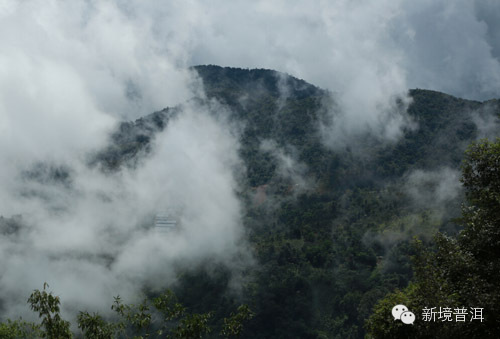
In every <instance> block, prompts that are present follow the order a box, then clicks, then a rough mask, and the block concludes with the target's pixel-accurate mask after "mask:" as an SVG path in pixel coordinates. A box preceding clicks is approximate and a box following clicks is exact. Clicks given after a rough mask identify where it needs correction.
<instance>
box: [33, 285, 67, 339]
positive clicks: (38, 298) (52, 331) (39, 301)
mask: <svg viewBox="0 0 500 339" xmlns="http://www.w3.org/2000/svg"><path fill="white" fill-rule="evenodd" d="M48 286H49V285H48V284H47V283H44V284H43V290H42V291H40V290H34V291H33V293H32V294H31V296H30V297H29V299H28V303H29V304H30V307H31V309H32V310H33V311H35V312H38V316H39V317H40V318H41V319H42V323H41V328H43V331H42V332H41V335H42V337H43V338H50V339H65V338H72V334H71V331H70V324H69V322H68V321H66V320H63V319H62V318H61V315H60V314H59V312H60V308H59V304H60V300H59V297H58V296H54V295H53V294H52V292H49V293H47V291H46V288H47V287H48Z"/></svg>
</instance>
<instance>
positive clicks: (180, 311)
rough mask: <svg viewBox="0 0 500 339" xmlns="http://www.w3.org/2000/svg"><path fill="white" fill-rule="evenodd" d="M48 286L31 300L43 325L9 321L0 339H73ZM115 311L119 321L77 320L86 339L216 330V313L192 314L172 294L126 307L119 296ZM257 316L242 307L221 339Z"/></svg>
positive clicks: (1, 326) (188, 337)
mask: <svg viewBox="0 0 500 339" xmlns="http://www.w3.org/2000/svg"><path fill="white" fill-rule="evenodd" d="M47 287H48V285H47V284H46V283H45V284H44V285H43V290H42V291H40V290H35V291H34V292H33V293H32V294H31V296H30V297H29V299H28V302H29V303H30V305H31V309H32V310H33V311H35V312H38V313H39V317H40V318H41V319H42V321H41V324H34V323H29V322H25V321H22V320H17V321H11V320H7V321H6V322H4V323H0V338H2V339H3V338H5V339H17V338H49V339H66V338H72V337H73V334H72V332H71V331H70V323H69V322H68V321H65V320H63V319H62V318H61V316H60V314H59V312H60V307H59V305H60V299H59V297H57V296H54V295H53V294H52V292H47V291H46V288H47ZM111 309H112V310H114V311H115V312H116V315H117V317H115V318H111V319H105V318H104V317H102V316H101V315H100V314H98V313H92V314H91V313H89V312H87V311H84V312H80V313H79V315H78V318H77V321H78V328H79V329H80V330H81V331H82V333H83V336H84V338H88V339H111V338H165V337H166V338H177V339H184V338H185V339H194V338H203V337H204V335H205V334H207V333H210V332H211V330H212V328H211V327H210V325H209V320H210V318H211V317H212V312H208V313H203V314H197V313H188V312H187V311H186V308H185V307H183V306H182V305H181V304H180V303H178V302H177V300H176V297H175V295H174V294H173V292H171V291H166V292H165V293H163V294H161V295H159V296H157V297H155V298H152V299H148V298H146V299H145V300H143V302H141V303H140V304H137V305H134V304H124V303H123V302H122V300H121V298H120V297H119V296H117V297H115V301H114V303H113V305H112V306H111ZM252 316H253V312H252V311H251V310H250V308H249V307H248V306H247V305H241V306H239V307H238V310H237V312H236V313H231V315H230V317H229V318H225V319H224V325H223V326H222V328H221V330H220V333H221V335H223V336H225V337H227V338H230V337H239V336H240V335H241V333H242V331H243V324H244V323H245V322H247V321H248V320H250V319H251V318H252Z"/></svg>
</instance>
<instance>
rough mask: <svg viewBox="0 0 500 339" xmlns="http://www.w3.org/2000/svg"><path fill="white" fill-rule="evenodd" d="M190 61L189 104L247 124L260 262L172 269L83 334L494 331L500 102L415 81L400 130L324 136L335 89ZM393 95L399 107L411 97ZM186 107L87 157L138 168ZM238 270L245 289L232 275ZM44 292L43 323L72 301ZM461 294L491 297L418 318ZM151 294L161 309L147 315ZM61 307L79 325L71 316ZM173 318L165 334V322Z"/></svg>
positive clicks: (12, 326)
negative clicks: (396, 315) (460, 313)
mask: <svg viewBox="0 0 500 339" xmlns="http://www.w3.org/2000/svg"><path fill="white" fill-rule="evenodd" d="M193 70H194V71H196V72H197V73H198V75H199V77H200V81H202V83H203V87H204V93H205V95H204V96H203V97H197V98H192V99H191V102H192V103H195V104H196V105H203V106H204V107H208V110H209V111H210V112H211V114H213V115H214V116H218V117H219V116H221V115H223V117H221V119H222V118H223V119H225V120H226V121H227V125H228V126H236V127H237V128H236V129H237V130H238V133H239V134H238V139H239V142H240V148H239V156H240V157H241V159H242V161H243V165H244V170H242V171H240V175H239V176H238V196H239V198H240V199H241V201H243V206H244V219H243V220H244V230H245V236H246V239H247V241H248V242H249V244H250V249H251V253H252V256H253V258H254V260H253V262H252V263H251V264H248V265H245V266H244V267H240V268H239V269H238V270H237V271H235V269H234V268H232V267H227V266H225V265H223V264H213V263H211V262H210V258H207V260H206V262H205V263H203V264H202V265H197V266H196V267H189V268H186V267H183V268H179V269H178V272H177V274H178V279H177V280H178V282H177V283H176V284H174V285H172V286H164V288H165V289H169V292H167V293H166V294H158V293H156V292H153V291H149V290H148V286H144V293H145V295H146V296H147V298H146V300H145V301H144V304H143V305H142V306H141V305H136V306H124V305H126V304H122V303H121V302H120V301H119V300H118V303H117V304H116V305H114V310H115V311H116V312H118V315H119V316H121V317H122V319H124V320H123V322H119V321H117V320H116V319H106V318H105V317H104V316H103V317H101V316H100V315H98V314H93V313H92V312H91V313H81V317H80V318H79V319H78V321H79V322H78V326H79V327H80V329H79V331H80V330H81V331H80V332H78V333H84V334H85V335H86V336H87V337H95V338H108V337H113V336H115V335H117V334H116V333H121V335H122V336H124V337H125V336H127V335H130V336H132V335H134V333H135V335H144V333H145V332H141V331H142V330H143V328H142V327H141V326H139V327H137V326H136V324H137V322H134V321H137V320H139V322H140V321H141V320H144V319H149V320H147V321H146V322H147V324H148V326H149V325H151V328H152V330H154V331H156V332H154V333H153V332H151V333H153V334H152V335H157V336H159V337H162V336H165V335H166V334H165V333H167V332H168V331H172V332H171V335H172V336H174V337H200V336H202V335H203V336H204V337H207V338H208V337H219V336H222V335H227V336H228V337H230V336H239V337H241V338H363V337H365V335H369V336H371V337H375V338H384V337H408V336H416V337H420V336H424V335H425V336H427V337H432V334H435V333H437V332H439V333H441V334H442V337H451V336H454V335H456V334H457V333H467V336H468V337H471V338H472V337H478V338H479V337H486V336H492V335H494V334H496V335H498V333H499V332H498V328H499V325H498V321H496V320H493V319H494V317H493V316H491V315H492V314H496V313H495V312H498V304H499V303H498V295H500V294H498V293H497V294H495V293H494V292H495V291H498V287H495V283H496V282H497V281H498V272H499V269H498V268H499V267H498V260H497V258H498V253H499V248H498V243H499V240H498V239H499V237H498V229H497V228H495V226H496V225H498V218H499V216H498V211H500V208H498V207H499V206H498V203H499V198H498V194H499V192H498V190H499V188H498V186H499V185H500V178H499V177H498V171H499V170H500V167H499V163H498V157H499V156H500V151H499V144H498V143H489V142H486V141H483V142H477V141H478V140H479V139H481V138H491V139H492V138H494V137H496V136H498V135H499V132H500V128H499V127H500V125H498V123H497V117H498V116H499V114H500V106H499V104H498V101H496V100H491V101H487V102H477V101H469V100H464V99H460V98H455V97H453V96H450V95H447V94H444V93H439V92H435V91H430V90H422V89H413V90H410V91H409V97H411V103H410V104H409V106H408V108H407V114H408V116H409V118H410V119H411V121H413V124H412V125H411V126H410V125H409V126H408V127H407V128H405V129H404V130H403V132H402V135H401V137H400V138H398V139H397V140H386V139H384V138H382V137H380V136H378V135H376V134H375V133H369V132H366V133H364V134H363V135H356V136H355V137H353V138H352V139H347V140H344V142H342V143H339V145H329V144H328V143H326V142H325V140H324V135H323V134H322V132H321V128H322V126H323V127H324V126H328V125H329V124H334V123H335V121H336V120H335V116H336V115H338V114H342V112H341V111H340V110H339V108H337V106H336V105H335V100H336V99H335V98H336V95H335V93H331V92H328V91H325V90H322V89H320V88H318V87H315V86H313V85H311V84H308V83H307V82H305V81H303V80H299V79H296V78H294V77H291V76H288V75H286V74H282V73H278V72H275V71H271V70H259V69H254V70H247V69H237V68H223V67H218V66H197V67H194V68H193ZM395 101H396V102H395V106H396V107H398V105H403V104H402V103H399V102H398V99H395ZM183 109H184V106H183V105H180V106H178V107H171V108H165V109H164V110H161V111H158V112H155V113H152V114H150V115H147V116H145V117H143V118H141V119H138V120H136V121H133V122H123V123H122V124H121V125H120V126H119V127H118V128H117V130H116V131H115V132H114V133H113V134H112V135H111V136H110V138H109V145H108V146H107V147H106V148H104V149H102V150H100V151H98V152H96V153H95V154H92V155H89V160H88V166H90V167H94V168H97V169H99V170H101V171H103V172H106V173H116V172H119V171H120V170H121V168H123V167H130V168H133V167H134V166H138V164H139V163H140V162H141V159H143V158H147V157H148V156H149V155H150V154H151V153H152V152H155V148H154V145H155V144H154V140H155V136H156V135H158V133H160V132H161V131H163V130H164V129H165V128H167V127H168V124H169V121H171V120H172V119H176V118H177V117H178V116H179V115H182V114H183ZM401 109H406V107H402V108H401ZM492 140H493V139H492ZM474 142H475V143H474ZM471 144H472V146H469V145H471ZM41 171H43V172H44V173H46V172H47V171H48V172H49V173H50V177H51V178H52V179H51V180H55V181H59V182H64V180H67V176H70V175H71V173H68V172H66V171H65V170H64V168H48V169H47V168H46V167H43V166H42V165H41V168H39V169H34V170H33V173H28V174H27V175H29V176H30V178H32V179H33V180H37V176H38V174H37V173H38V172H41ZM483 174H484V175H483ZM46 177H47V175H46V174H45V175H44V178H46ZM460 178H461V182H462V183H463V186H462V184H461V183H460V181H459V180H460ZM44 180H45V179H44ZM18 227H21V226H19V223H18V222H16V219H15V218H2V219H1V220H0V231H1V234H11V233H15V232H16V230H17V228H18ZM412 258H413V259H412ZM492 258H496V259H495V260H496V261H493V260H492ZM236 275H237V276H238V277H239V278H238V279H239V280H240V281H241V283H240V286H239V290H238V293H235V292H234V291H232V289H233V287H231V284H232V283H231V282H232V281H233V280H234V279H233V278H234V277H235V276H236ZM43 283H44V282H43V281H41V282H40V285H42V284H43ZM48 283H49V284H50V281H48ZM486 291H491V293H486ZM53 292H54V293H55V295H57V291H53ZM26 298H27V299H28V296H26ZM37 298H38V299H37ZM51 298H56V297H54V295H52V294H51V293H48V292H47V291H46V290H45V286H44V289H43V290H42V291H39V290H38V291H35V292H34V294H33V295H32V297H31V298H30V304H31V306H32V309H33V310H34V311H35V312H37V313H38V312H39V313H40V316H41V318H42V319H44V320H47V319H49V320H51V319H53V318H54V312H55V313H57V315H58V317H59V310H58V304H59V302H61V303H64V300H61V301H59V299H57V300H55V299H51ZM162 298H163V299H162ZM165 298H166V299H165ZM54 300H55V301H54ZM165 300H166V301H165ZM162 302H164V303H162ZM47 303H48V304H47ZM50 303H52V304H50ZM398 303H399V304H400V303H403V304H405V305H406V306H408V307H409V308H410V309H413V310H419V311H415V314H416V316H417V321H416V322H415V326H413V327H411V326H407V325H404V324H401V323H395V322H393V321H392V318H391V314H390V310H391V308H392V306H394V305H396V304H398ZM40 305H45V306H47V305H52V306H47V307H48V308H49V309H50V312H49V311H47V310H46V311H43V309H42V310H41V308H40ZM463 305H465V306H477V307H484V308H485V310H486V311H485V317H486V322H485V323H484V326H483V327H481V326H482V325H481V326H480V325H477V323H474V324H472V325H471V324H467V326H463V327H461V326H460V325H461V324H457V323H455V324H453V326H447V327H446V326H440V325H441V324H437V323H436V324H432V323H431V324H427V323H426V324H423V323H422V322H421V321H419V318H420V317H421V311H420V310H421V309H423V308H424V307H425V306H438V307H439V306H443V307H444V306H446V307H458V306H463ZM45 306H44V307H45ZM120 307H121V308H120ZM141 307H142V308H141ZM155 307H156V309H155V311H154V312H156V313H158V312H159V313H161V314H164V316H163V317H155V316H154V315H153V316H152V318H151V317H148V316H147V315H146V316H144V313H142V318H141V317H140V316H138V315H141V312H142V311H145V312H146V311H147V312H153V311H152V310H153V309H154V308H155ZM51 312H52V313H51ZM116 312H115V313H116ZM120 312H122V313H120ZM127 312H128V313H127ZM147 312H146V313H147ZM162 312H163V313H162ZM156 313H155V314H156ZM151 314H152V313H151ZM47 315H49V316H47ZM137 317H139V318H137ZM57 319H58V320H57V321H61V322H62V325H61V326H62V327H61V328H62V331H63V332H64V331H66V332H64V333H66V336H70V335H71V332H70V330H69V327H68V326H69V324H67V323H65V322H64V321H63V320H62V319H60V318H57ZM151 319H153V320H151ZM155 319H156V320H155ZM165 319H166V320H165ZM57 321H56V322H55V323H57ZM41 325H42V326H38V327H37V326H36V325H30V324H27V323H23V322H21V321H14V322H7V321H5V322H4V323H2V325H0V334H1V333H2V332H1V331H4V333H5V335H6V337H8V336H7V335H11V337H13V338H14V337H16V336H21V334H20V333H24V335H26V333H27V332H26V331H28V332H29V331H38V332H36V333H38V335H41V336H47V337H50V338H52V337H53V338H55V337H57V336H53V335H51V334H50V333H52V332H50V331H52V329H50V328H49V327H50V326H48V325H47V322H45V323H42V324H41ZM164 325H165V326H166V327H165V329H164V332H158V331H160V330H162V329H163V326H164ZM30 326H31V327H30ZM134 326H135V327H134ZM474 326H476V327H474ZM137 328H139V331H138V330H137ZM193 328H194V329H193ZM478 328H479V329H478ZM49 330H50V331H49ZM74 330H76V326H75V328H74ZM92 331H94V332H92ZM120 331H121V332H120ZM134 331H136V332H134ZM183 331H184V332H183ZM189 331H193V332H189ZM463 331H466V332H463ZM49 332H50V333H49ZM8 333H10V334H8ZM32 333H35V332H32ZM54 333H55V332H54ZM61 333H62V332H61ZM91 333H94V334H93V335H94V336H91ZM96 333H97V334H96ZM141 333H142V334H141ZM186 333H187V334H186ZM193 333H195V334H193ZM78 335H80V334H78Z"/></svg>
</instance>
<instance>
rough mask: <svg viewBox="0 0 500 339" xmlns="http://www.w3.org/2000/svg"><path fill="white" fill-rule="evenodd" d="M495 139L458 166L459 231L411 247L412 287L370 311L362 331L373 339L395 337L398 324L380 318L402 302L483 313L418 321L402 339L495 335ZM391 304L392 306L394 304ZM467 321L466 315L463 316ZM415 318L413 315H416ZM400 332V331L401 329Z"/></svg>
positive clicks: (499, 178) (499, 189)
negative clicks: (462, 193) (414, 250)
mask: <svg viewBox="0 0 500 339" xmlns="http://www.w3.org/2000/svg"><path fill="white" fill-rule="evenodd" d="M499 160H500V139H497V141H496V142H495V143H492V142H489V141H487V140H482V141H480V142H477V143H473V144H472V145H471V146H470V147H469V148H468V150H467V152H466V158H465V159H464V162H463V165H462V173H463V175H462V179H461V181H462V183H463V184H464V187H465V190H466V197H467V204H464V206H463V213H462V215H463V217H462V222H463V223H464V229H463V230H462V231H461V232H460V233H459V235H458V237H457V238H456V239H454V238H451V237H447V236H445V235H443V234H438V235H436V237H435V250H434V251H432V250H429V249H425V248H424V247H423V246H422V244H421V243H420V242H416V246H417V247H418V254H417V255H416V256H415V259H414V269H415V279H414V283H413V284H412V285H410V286H409V287H408V288H406V289H405V290H404V291H403V292H402V293H401V292H398V293H393V294H389V295H387V296H386V297H385V298H384V299H382V300H381V301H380V302H379V303H378V304H377V306H376V308H375V311H374V314H373V315H372V316H371V317H370V319H369V320H368V321H367V323H366V326H367V329H368V331H369V333H370V335H371V336H373V337H375V338H386V337H397V336H400V335H401V334H402V333H401V328H402V326H401V325H400V323H399V322H394V321H391V319H390V318H387V317H383V316H381V314H385V313H387V312H390V311H389V310H390V308H391V307H392V306H390V305H391V304H394V302H395V301H397V300H398V298H396V297H399V300H404V301H405V302H406V303H408V304H405V305H407V306H408V307H409V308H410V309H414V310H422V309H423V308H424V307H451V308H458V307H466V308H467V309H468V308H469V307H479V308H483V309H484V311H483V316H484V318H485V320H484V322H480V321H478V320H476V321H467V322H465V323H457V322H450V323H442V322H438V323H435V322H424V321H423V320H419V321H416V322H415V325H414V326H412V328H411V330H412V332H411V335H410V334H406V337H415V338H417V337H418V338H433V337H436V336H438V337H443V338H444V337H446V338H448V337H454V336H456V337H467V338H495V337H499V336H500V322H499V321H498V313H499V312H500V306H499V305H500V287H499V286H500V285H498V281H499V280H500V227H499V225H500V223H499V221H500V217H499V216H500V214H499V211H500V175H499V173H500V161H499ZM394 305H395V304H394ZM468 316H469V317H470V315H468ZM417 319H418V316H417ZM403 329H405V327H404V326H403Z"/></svg>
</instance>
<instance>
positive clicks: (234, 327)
mask: <svg viewBox="0 0 500 339" xmlns="http://www.w3.org/2000/svg"><path fill="white" fill-rule="evenodd" d="M253 316H254V314H253V312H252V311H251V310H250V308H249V307H248V306H247V305H241V306H240V307H238V311H237V312H236V313H231V316H230V317H229V318H224V326H223V328H222V331H221V335H222V336H224V337H226V338H231V337H236V338H238V337H239V336H240V335H241V333H242V331H243V323H244V322H246V321H248V320H250V319H252V318H253Z"/></svg>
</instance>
